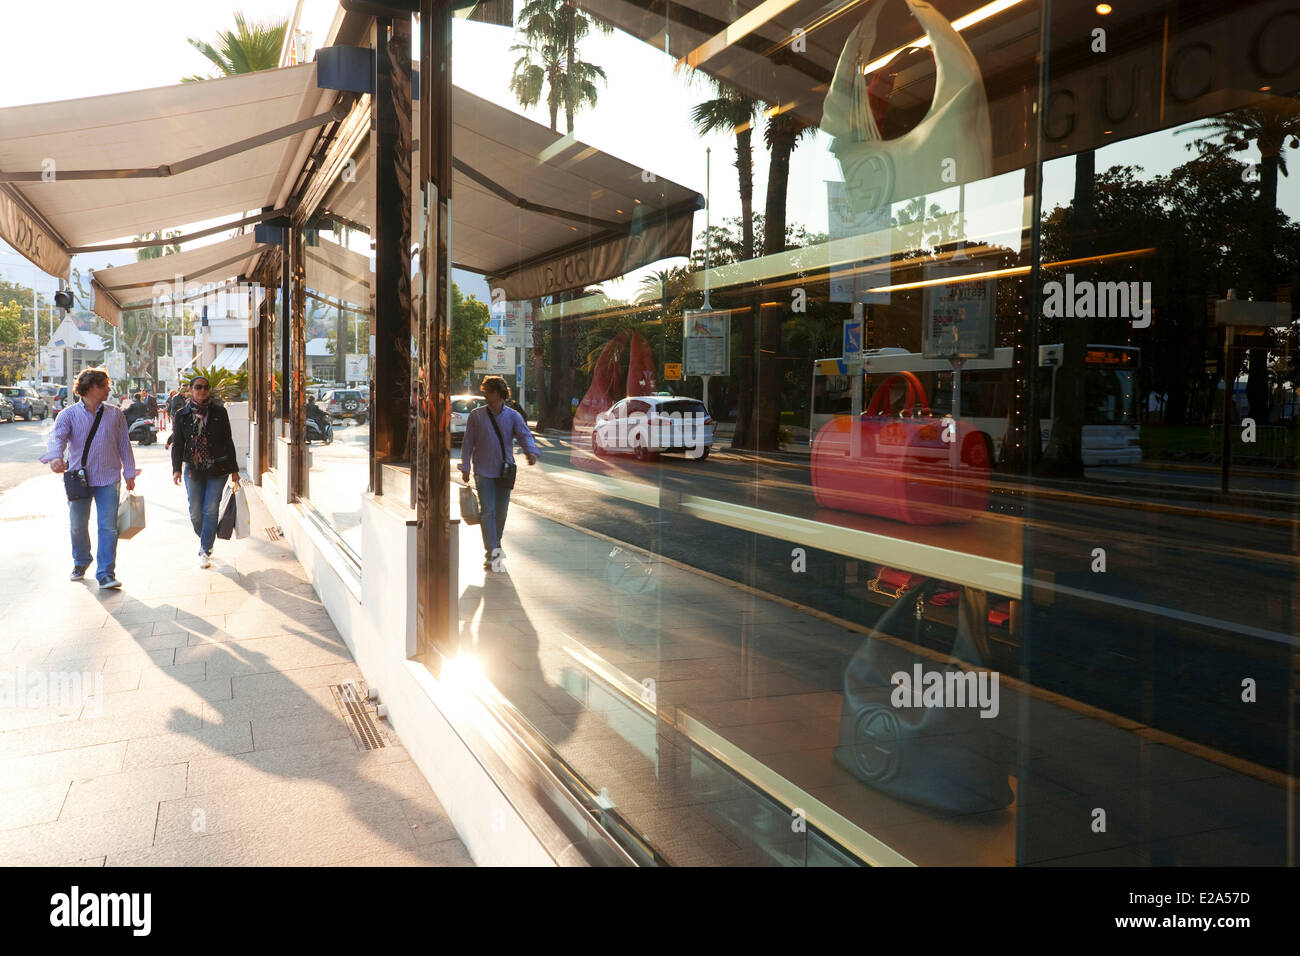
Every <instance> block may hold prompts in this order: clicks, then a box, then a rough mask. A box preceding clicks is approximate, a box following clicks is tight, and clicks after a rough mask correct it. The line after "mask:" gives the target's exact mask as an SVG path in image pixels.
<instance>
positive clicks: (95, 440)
mask: <svg viewBox="0 0 1300 956" xmlns="http://www.w3.org/2000/svg"><path fill="white" fill-rule="evenodd" d="M74 391H75V392H76V394H77V395H79V396H80V397H81V401H79V402H75V403H73V404H71V405H69V406H68V407H67V408H65V409H63V411H61V412H59V416H58V418H56V419H55V420H54V427H53V428H52V429H51V430H50V437H49V440H48V442H47V444H46V446H45V454H44V455H42V456H41V461H42V462H45V463H46V464H48V465H49V466H50V471H52V472H54V473H55V474H56V475H60V474H63V473H64V472H66V471H67V470H68V468H69V464H68V463H69V462H71V467H72V468H73V470H74V471H75V470H78V469H81V468H82V467H83V464H82V463H83V461H84V463H85V464H84V468H85V478H86V486H87V491H89V495H88V496H87V497H85V498H78V499H75V500H71V499H70V500H69V501H68V516H69V519H70V523H71V525H72V574H71V575H69V580H72V581H80V580H82V579H83V578H84V577H85V576H86V569H87V568H89V567H90V561H91V551H90V506H91V503H92V502H93V503H94V505H95V519H96V522H97V524H98V526H99V542H98V545H97V547H96V550H97V551H98V553H99V561H98V564H97V566H96V568H95V579H96V580H97V581H98V582H99V586H100V587H101V588H120V587H121V586H122V582H121V581H119V580H118V579H117V573H116V571H117V503H118V497H119V495H120V488H121V486H120V479H121V478H123V477H125V478H126V490H127V491H134V490H135V476H136V475H138V474H140V469H138V468H136V466H135V456H134V455H133V454H132V453H131V439H130V438H129V437H128V431H129V429H128V428H127V424H126V416H125V415H123V414H122V410H121V409H120V408H115V407H114V406H112V405H110V404H109V402H108V395H109V391H110V383H109V380H108V371H107V370H106V369H104V368H102V367H101V368H88V369H84V370H83V371H82V372H81V374H80V375H78V376H77V382H76V385H75V386H74ZM65 449H66V450H67V453H68V459H67V461H65V460H64V458H63V454H64V450H65Z"/></svg>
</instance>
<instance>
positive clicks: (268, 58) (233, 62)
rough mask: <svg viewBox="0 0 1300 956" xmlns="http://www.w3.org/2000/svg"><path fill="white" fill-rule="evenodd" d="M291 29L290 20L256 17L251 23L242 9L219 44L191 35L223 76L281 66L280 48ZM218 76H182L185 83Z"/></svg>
mask: <svg viewBox="0 0 1300 956" xmlns="http://www.w3.org/2000/svg"><path fill="white" fill-rule="evenodd" d="M287 29H289V20H288V18H287V17H286V18H284V19H282V20H256V21H253V22H251V23H250V22H249V21H248V20H246V19H245V18H244V14H243V12H242V11H237V12H236V13H235V29H234V31H233V32H232V31H230V30H222V31H220V32H219V33H218V34H217V45H216V46H215V47H213V45H212V44H210V43H208V42H207V41H205V40H200V39H198V38H196V37H189V38H188V40H189V43H190V46H192V47H194V49H196V50H198V51H199V52H200V53H202V54H203V55H204V56H205V57H207V58H208V59H209V60H211V61H212V64H213V65H214V66H215V67H216V68H217V70H218V71H219V73H218V75H219V76H235V75H237V74H240V73H256V72H257V71H258V70H274V69H275V68H276V67H278V66H279V65H280V48H281V47H282V46H283V45H284V33H285V31H286V30H287ZM209 79H214V77H210V76H198V75H197V74H195V75H191V76H186V77H182V79H181V82H183V83H194V82H197V81H199V80H209Z"/></svg>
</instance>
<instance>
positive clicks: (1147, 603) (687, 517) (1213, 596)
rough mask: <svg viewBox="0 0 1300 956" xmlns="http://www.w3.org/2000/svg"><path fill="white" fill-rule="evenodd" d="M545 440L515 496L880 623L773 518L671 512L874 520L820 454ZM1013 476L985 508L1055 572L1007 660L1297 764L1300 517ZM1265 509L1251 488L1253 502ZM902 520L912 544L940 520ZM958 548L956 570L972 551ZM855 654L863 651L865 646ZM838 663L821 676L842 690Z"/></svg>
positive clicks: (1009, 667) (1218, 742)
mask: <svg viewBox="0 0 1300 956" xmlns="http://www.w3.org/2000/svg"><path fill="white" fill-rule="evenodd" d="M542 441H543V442H544V443H545V447H544V449H543V450H544V456H543V459H544V460H543V464H542V465H541V466H540V467H537V468H527V467H521V468H520V470H519V479H518V483H517V486H516V490H515V495H514V497H513V499H512V502H518V503H519V504H521V505H523V506H525V507H527V508H530V509H532V510H534V511H536V512H539V513H541V514H544V515H546V516H548V517H551V518H554V519H556V520H559V521H562V522H565V523H567V524H569V525H573V526H579V527H582V528H584V529H589V530H591V531H595V532H597V533H600V534H603V535H607V536H608V537H610V538H613V539H616V540H619V541H626V542H628V543H631V544H633V545H636V546H638V547H641V548H644V549H646V550H648V551H652V552H654V553H658V554H662V555H663V556H665V557H667V558H670V559H673V560H675V561H678V562H680V563H682V564H684V565H687V566H690V567H693V568H698V569H701V570H704V571H707V572H710V573H712V574H715V575H718V576H719V577H722V578H725V579H727V580H731V581H735V582H738V583H741V584H744V585H747V586H748V587H751V588H753V589H754V590H756V591H757V592H759V593H764V594H771V595H775V596H778V597H780V598H784V599H786V600H788V601H791V602H794V603H795V604H797V605H800V606H805V607H812V608H817V609H820V610H823V611H826V612H828V613H832V614H834V615H836V616H838V617H842V618H844V619H847V620H852V621H855V622H857V623H861V624H867V625H870V624H873V623H874V621H875V620H876V619H877V618H878V616H879V614H880V608H879V606H878V605H876V604H872V603H869V601H868V600H867V598H869V597H870V596H869V595H867V594H866V591H867V588H866V581H867V577H868V576H869V571H868V569H859V568H858V567H857V566H856V565H857V562H852V561H847V560H845V559H844V558H843V557H841V556H839V555H835V554H826V553H817V552H814V551H812V550H811V549H809V553H808V565H807V573H804V574H800V573H797V572H795V571H794V570H793V569H792V561H791V553H792V549H791V543H790V542H789V541H783V540H781V539H780V538H779V537H778V536H777V535H776V534H775V533H773V532H772V530H771V529H770V528H769V529H766V530H765V531H763V532H762V533H753V532H750V531H746V530H740V529H737V528H735V527H728V526H726V525H724V524H718V523H712V522H707V521H700V520H698V518H696V517H694V516H693V515H691V514H687V513H686V512H684V511H682V510H676V509H674V508H673V507H672V504H673V502H674V501H679V500H680V499H681V496H683V495H693V496H699V497H704V498H709V499H715V500H718V501H724V502H730V503H733V504H737V505H745V506H748V507H750V508H754V509H760V510H762V511H765V512H770V513H772V515H773V519H774V520H773V525H774V526H775V527H776V528H778V529H779V527H780V522H781V519H782V517H783V516H790V517H794V518H800V517H802V518H811V517H814V516H815V518H816V519H817V520H818V521H819V522H825V523H838V524H840V525H844V526H850V527H851V526H855V525H859V524H863V521H862V518H861V516H858V515H852V514H847V513H844V512H833V511H829V510H828V509H819V508H818V507H817V505H816V503H815V502H814V500H813V496H812V489H811V487H810V483H809V476H808V470H807V468H806V467H798V466H792V465H790V464H786V463H765V462H760V461H753V460H741V459H737V458H734V457H731V456H728V455H726V454H717V453H715V454H713V455H711V456H710V457H709V458H708V459H707V460H705V461H693V460H690V459H687V458H685V457H684V456H681V455H664V456H661V457H660V458H659V459H658V460H657V461H652V462H647V463H638V462H637V461H635V460H634V459H633V458H631V457H630V456H614V457H611V458H603V459H598V458H595V457H594V456H591V455H590V454H589V453H588V452H586V451H584V450H582V449H578V450H576V451H575V450H573V449H571V448H570V446H569V443H568V441H567V440H563V439H558V438H553V437H547V438H543V439H542ZM596 477H600V478H607V479H608V478H612V479H621V480H622V481H624V482H627V483H629V484H628V485H624V486H623V491H622V496H621V497H611V496H610V494H609V493H608V491H607V490H606V489H604V488H601V487H600V486H598V485H594V484H592V483H591V482H592V481H593V478H596ZM999 485H1000V483H999V482H997V480H996V479H995V480H994V486H995V490H994V491H993V492H992V493H991V496H990V508H989V510H990V514H989V515H987V516H984V517H983V518H982V519H981V521H983V522H986V527H992V528H994V529H996V530H997V533H998V534H999V535H1000V536H1002V537H1003V538H1009V539H1018V541H1019V542H1023V560H1024V561H1025V563H1026V564H1027V565H1029V567H1030V568H1031V569H1032V570H1030V571H1028V572H1027V573H1028V574H1030V575H1032V576H1033V579H1034V580H1035V581H1037V582H1039V585H1038V586H1037V587H1036V588H1035V600H1034V602H1033V611H1032V613H1031V614H1029V615H1028V616H1027V620H1026V622H1025V634H1024V635H1022V636H1021V637H1019V638H1014V639H1009V640H1006V641H1003V642H995V643H994V645H993V650H994V652H995V653H996V654H997V655H998V656H997V657H995V659H994V660H993V661H991V662H990V663H992V664H993V665H994V666H997V667H999V668H1001V669H1003V670H1004V671H1005V672H1007V673H1010V674H1019V675H1021V676H1022V677H1025V678H1027V677H1030V676H1031V673H1030V672H1031V671H1032V681H1033V683H1034V684H1036V685H1038V686H1040V687H1043V688H1046V689H1050V690H1055V691H1057V692H1059V693H1062V694H1064V695H1066V696H1068V697H1071V698H1073V699H1076V700H1079V701H1082V702H1086V703H1087V704H1090V705H1093V706H1100V707H1103V708H1105V709H1107V710H1110V711H1112V712H1113V713H1116V714H1120V715H1122V716H1124V717H1126V718H1132V719H1141V720H1144V721H1148V720H1149V721H1152V722H1153V723H1154V724H1155V725H1156V726H1159V727H1160V728H1161V729H1163V730H1166V731H1169V732H1171V733H1177V734H1180V735H1183V736H1186V737H1189V738H1191V739H1194V740H1198V741H1200V742H1203V743H1207V744H1210V745H1211V746H1217V747H1222V748H1223V749H1225V750H1227V751H1228V752H1231V753H1236V754H1240V755H1242V756H1245V757H1248V758H1249V759H1252V760H1256V761H1258V762H1260V763H1263V764H1265V765H1268V766H1274V767H1280V766H1283V765H1284V764H1285V760H1286V754H1287V753H1288V746H1289V744H1288V741H1289V737H1288V734H1287V733H1286V730H1285V729H1286V727H1287V726H1288V722H1289V721H1290V720H1291V719H1292V716H1291V715H1290V714H1289V700H1290V694H1291V684H1292V665H1293V661H1294V653H1295V642H1294V638H1293V636H1292V635H1293V634H1294V633H1295V623H1294V617H1295V609H1296V607H1295V598H1294V597H1293V594H1294V582H1295V580H1296V578H1297V570H1298V567H1297V561H1298V559H1297V556H1296V552H1295V543H1294V537H1293V535H1294V525H1293V521H1292V516H1291V515H1288V514H1279V513H1277V512H1275V511H1270V512H1265V513H1262V514H1259V515H1251V514H1249V513H1246V514H1242V513H1239V512H1235V511H1226V510H1225V511H1219V512H1216V511H1214V510H1213V509H1211V508H1210V507H1208V506H1195V509H1194V510H1191V509H1186V508H1184V509H1175V510H1174V512H1173V513H1171V512H1170V511H1168V510H1163V509H1162V508H1161V497H1160V494H1159V490H1158V489H1153V494H1151V495H1143V494H1141V493H1140V492H1137V491H1134V490H1131V489H1123V490H1118V489H1115V488H1107V487H1105V486H1103V485H1101V484H1100V483H1099V487H1098V489H1097V491H1098V495H1097V496H1090V495H1087V494H1084V493H1072V494H1059V495H1053V496H1051V497H1044V498H1035V497H1032V496H1025V495H1024V494H1023V490H1020V491H1015V492H1013V491H1011V490H1007V489H1004V488H1001V487H999ZM637 488H642V489H645V490H646V491H657V493H658V501H659V503H660V505H659V507H652V506H649V505H646V504H641V503H638V502H637V501H636V500H634V499H635V497H636V489H637ZM1103 495H1104V496H1106V497H1103ZM1248 505H1249V498H1248V496H1245V497H1243V506H1245V507H1244V508H1243V510H1244V511H1246V512H1248V511H1249V508H1248ZM1179 511H1182V512H1187V513H1179ZM889 524H891V525H892V528H893V531H892V534H893V535H896V536H897V538H898V539H899V540H900V541H908V540H915V539H917V538H919V537H921V536H922V535H923V534H933V533H934V532H933V531H931V530H930V529H919V528H918V527H917V526H912V525H905V524H898V523H889ZM879 525H880V522H876V523H875V524H874V525H872V526H871V527H873V528H875V527H878V526H879ZM507 538H508V531H507ZM1006 544H1007V542H1006V541H1005V540H1002V541H988V540H985V541H984V542H983V546H986V547H987V548H991V549H998V548H1005V546H1006ZM506 547H507V552H508V549H509V545H508V543H507V544H506ZM1097 549H1101V551H1102V552H1104V558H1103V559H1104V565H1100V564H1098V560H1097V557H1096V555H1097V554H1098V551H1097ZM952 558H953V562H952V563H953V566H954V571H953V574H954V576H955V574H956V569H957V566H959V565H960V564H961V563H962V562H964V561H965V560H966V559H965V558H963V557H962V555H961V554H960V553H954V554H953V555H952ZM1102 567H1104V570H1101V568H1102ZM1026 636H1027V638H1028V639H1027V640H1026V639H1025V637H1026ZM940 650H945V651H946V650H950V647H948V648H940ZM841 651H842V652H843V653H844V654H845V656H846V657H847V655H848V654H851V653H852V648H851V647H846V648H842V649H841ZM837 673H838V671H837V670H836V669H835V668H831V669H830V670H829V671H828V672H827V673H825V674H821V675H818V676H819V677H820V679H821V681H822V682H823V683H827V682H828V683H827V685H828V686H829V687H834V686H836V682H837V681H838V680H839V678H838V677H837V676H836V675H837ZM1243 677H1249V678H1251V679H1252V680H1254V681H1256V682H1257V683H1258V686H1259V688H1260V689H1261V694H1260V698H1259V702H1258V703H1256V704H1255V705H1254V706H1253V707H1251V708H1243V707H1242V706H1241V705H1242V700H1241V696H1240V695H1241V687H1242V684H1241V682H1242V679H1243ZM1265 687H1267V688H1268V690H1267V694H1265V693H1264V690H1263V689H1264V688H1265Z"/></svg>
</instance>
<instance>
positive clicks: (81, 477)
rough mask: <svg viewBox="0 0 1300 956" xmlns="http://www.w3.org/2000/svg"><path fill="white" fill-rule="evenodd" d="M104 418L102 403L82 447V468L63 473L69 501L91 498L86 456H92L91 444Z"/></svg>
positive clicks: (64, 486)
mask: <svg viewBox="0 0 1300 956" xmlns="http://www.w3.org/2000/svg"><path fill="white" fill-rule="evenodd" d="M103 417H104V403H103V402H100V403H99V411H98V412H96V413H95V424H93V425H91V426H90V434H89V435H87V436H86V444H84V445H83V446H81V467H80V468H76V469H73V470H72V471H65V472H64V473H63V490H64V491H66V492H67V493H68V500H69V501H80V500H81V499H82V498H89V497H90V480H89V479H88V478H87V477H86V456H87V455H88V454H90V443H91V442H93V441H94V440H95V432H97V431H99V422H100V419H102V418H103Z"/></svg>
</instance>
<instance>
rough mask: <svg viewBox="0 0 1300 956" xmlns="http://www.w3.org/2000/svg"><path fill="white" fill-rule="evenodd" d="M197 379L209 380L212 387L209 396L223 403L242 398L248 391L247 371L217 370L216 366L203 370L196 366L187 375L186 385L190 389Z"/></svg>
mask: <svg viewBox="0 0 1300 956" xmlns="http://www.w3.org/2000/svg"><path fill="white" fill-rule="evenodd" d="M196 378H205V379H207V380H208V384H209V385H210V386H212V388H211V390H210V392H209V394H210V395H211V396H212V397H213V398H218V399H221V400H222V401H223V402H224V401H230V400H231V399H236V398H240V397H242V396H243V395H244V393H245V392H247V391H248V372H247V370H245V369H240V370H239V371H238V372H232V371H230V370H229V369H225V368H216V367H215V366H209V367H208V368H201V367H200V366H198V365H195V366H194V367H193V368H192V369H189V370H188V371H187V372H186V373H185V378H184V383H185V385H186V386H187V387H188V386H189V384H190V382H192V381H194V379H196Z"/></svg>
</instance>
